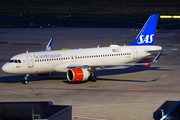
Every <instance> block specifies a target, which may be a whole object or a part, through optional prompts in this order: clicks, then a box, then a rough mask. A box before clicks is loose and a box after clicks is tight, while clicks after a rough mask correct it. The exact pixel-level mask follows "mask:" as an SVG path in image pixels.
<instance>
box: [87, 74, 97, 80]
mask: <svg viewBox="0 0 180 120" xmlns="http://www.w3.org/2000/svg"><path fill="white" fill-rule="evenodd" d="M89 81H92V82H96V81H97V77H96V76H94V75H92V76H90V77H89Z"/></svg>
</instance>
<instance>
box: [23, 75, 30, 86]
mask: <svg viewBox="0 0 180 120" xmlns="http://www.w3.org/2000/svg"><path fill="white" fill-rule="evenodd" d="M28 77H29V74H27V75H25V77H24V81H23V84H28V81H27V80H28Z"/></svg>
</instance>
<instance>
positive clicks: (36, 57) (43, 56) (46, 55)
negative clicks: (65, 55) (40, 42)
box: [33, 54, 62, 59]
mask: <svg viewBox="0 0 180 120" xmlns="http://www.w3.org/2000/svg"><path fill="white" fill-rule="evenodd" d="M33 57H34V59H47V58H59V57H62V55H61V54H44V55H33Z"/></svg>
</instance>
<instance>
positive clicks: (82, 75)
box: [66, 68, 91, 82]
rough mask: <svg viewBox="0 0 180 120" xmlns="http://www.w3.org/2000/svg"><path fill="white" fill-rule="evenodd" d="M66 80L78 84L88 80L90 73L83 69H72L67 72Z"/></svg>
mask: <svg viewBox="0 0 180 120" xmlns="http://www.w3.org/2000/svg"><path fill="white" fill-rule="evenodd" d="M66 75H67V79H68V80H69V81H71V82H80V81H86V80H88V78H89V76H90V75H91V73H90V72H89V71H88V70H87V69H84V68H73V69H69V70H68V71H67V74H66Z"/></svg>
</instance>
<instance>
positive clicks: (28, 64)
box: [2, 45, 162, 75]
mask: <svg viewBox="0 0 180 120" xmlns="http://www.w3.org/2000/svg"><path fill="white" fill-rule="evenodd" d="M161 49H162V48H161V47H160V46H155V45H150V46H118V45H111V46H110V47H100V48H86V49H71V50H57V51H42V52H29V53H22V54H18V55H16V56H14V57H12V58H11V59H10V61H11V62H7V63H6V64H5V65H4V66H3V67H2V69H3V71H5V72H7V73H11V74H21V75H26V74H41V73H53V72H67V70H68V69H69V68H68V66H69V65H71V66H72V65H104V64H123V63H132V62H135V61H137V60H139V59H142V58H145V57H147V56H149V55H151V54H150V53H148V52H147V50H161ZM15 60H16V62H12V61H15Z"/></svg>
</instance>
